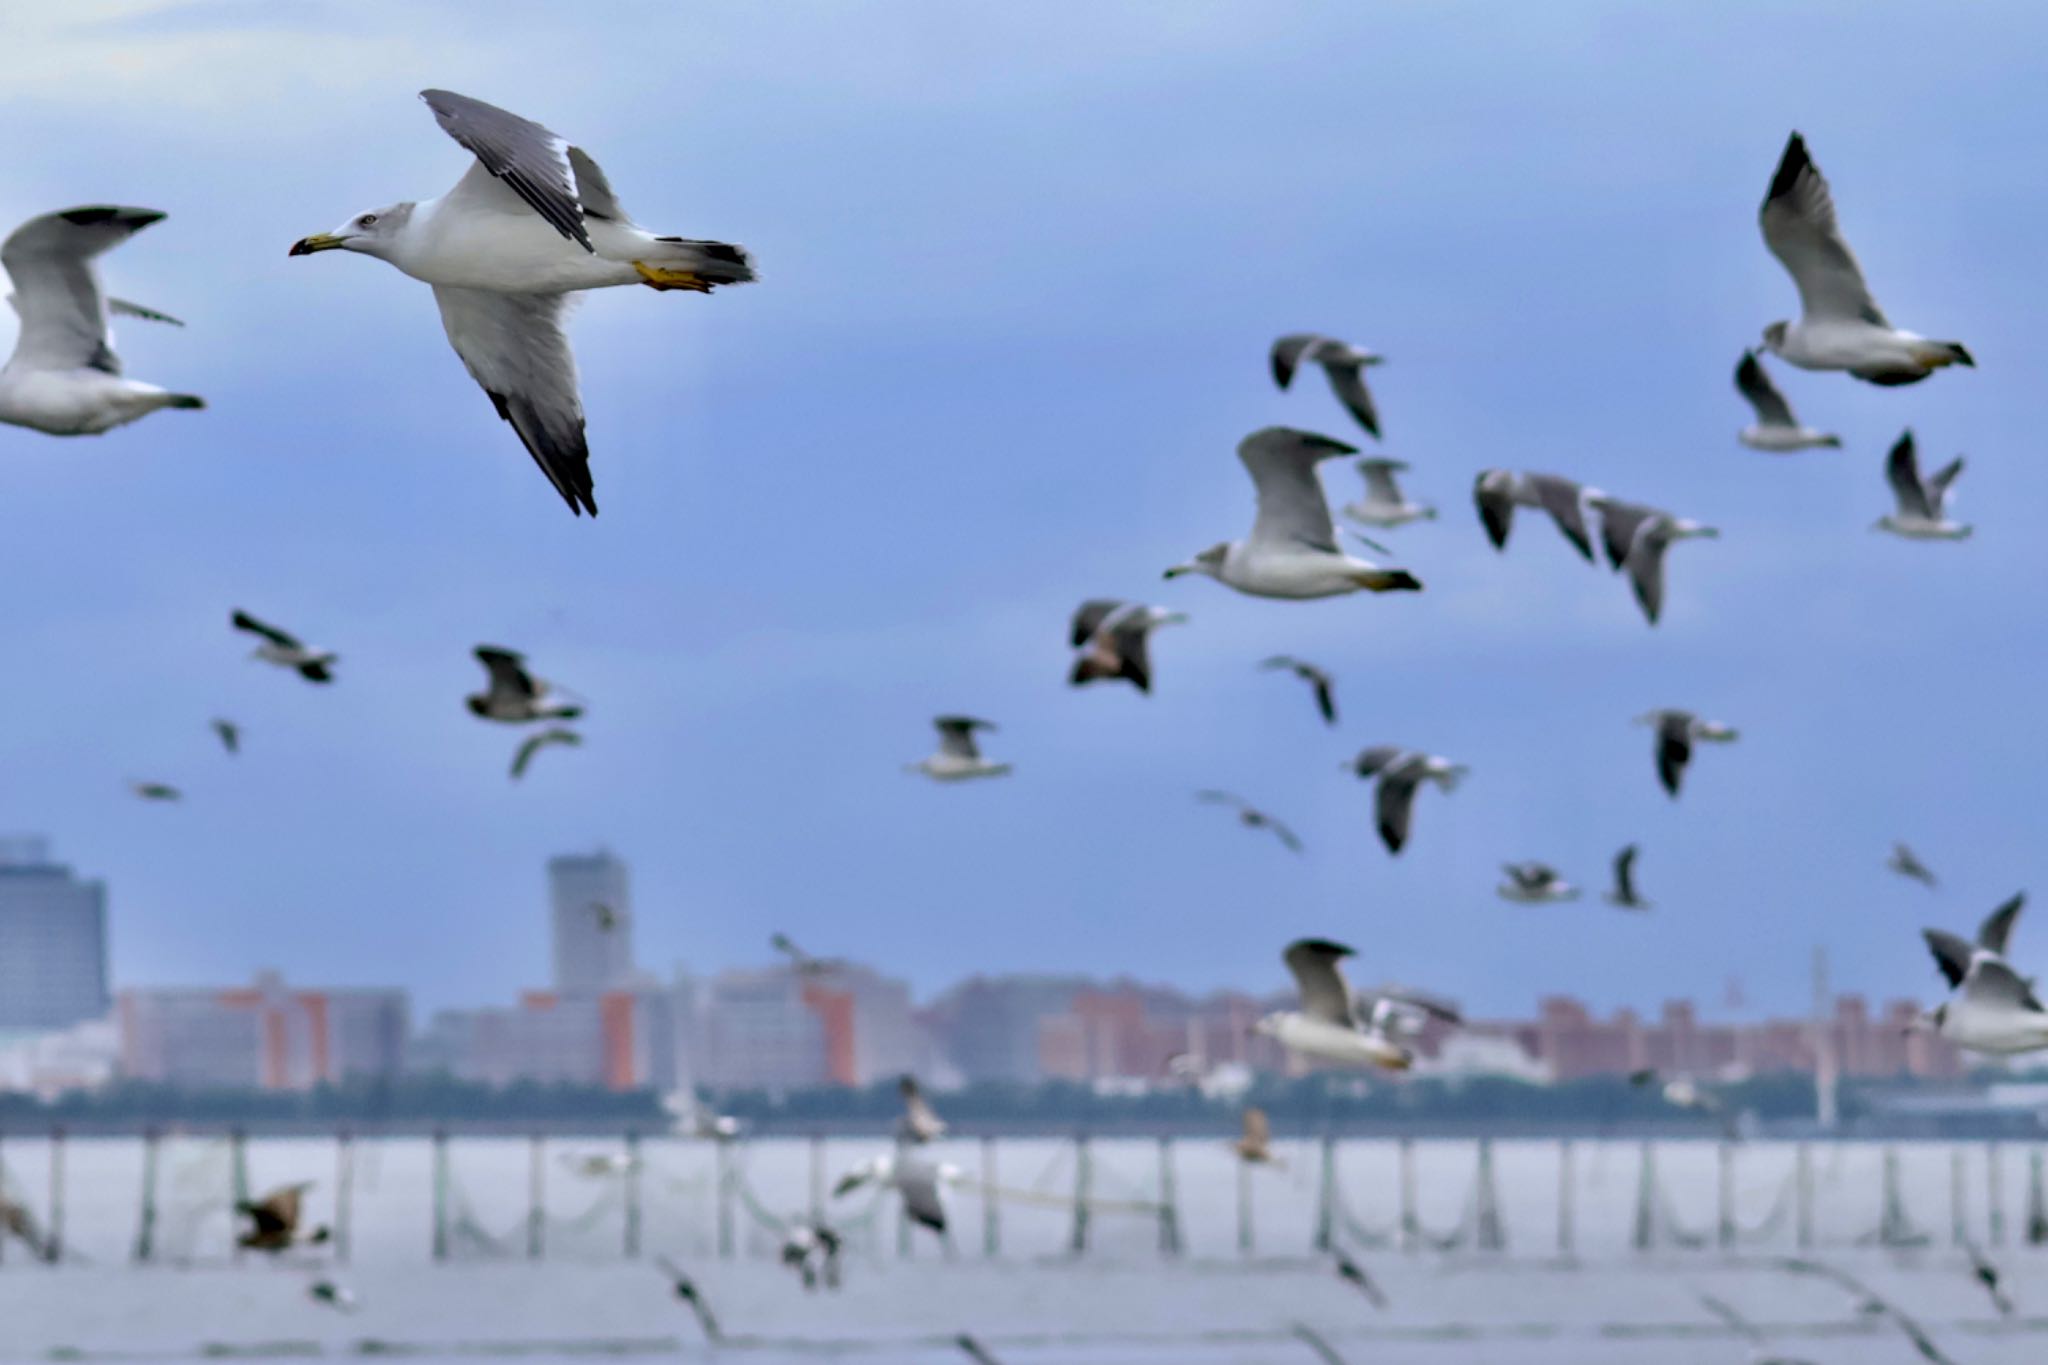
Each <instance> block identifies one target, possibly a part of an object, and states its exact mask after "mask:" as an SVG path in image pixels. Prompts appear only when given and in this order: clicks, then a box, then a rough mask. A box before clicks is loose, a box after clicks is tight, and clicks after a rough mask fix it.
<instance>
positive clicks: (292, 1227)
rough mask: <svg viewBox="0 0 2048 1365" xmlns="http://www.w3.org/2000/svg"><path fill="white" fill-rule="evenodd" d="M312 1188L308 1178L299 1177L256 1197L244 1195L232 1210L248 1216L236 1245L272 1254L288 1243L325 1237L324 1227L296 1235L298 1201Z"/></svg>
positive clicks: (313, 1243) (315, 1241) (313, 1242)
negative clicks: (247, 1223)
mask: <svg viewBox="0 0 2048 1365" xmlns="http://www.w3.org/2000/svg"><path fill="white" fill-rule="evenodd" d="M312 1188H313V1182H312V1181H310V1180H302V1181H300V1182H299V1183H298V1184H296V1185H286V1186H283V1187H281V1188H279V1189H275V1190H272V1191H271V1192H270V1193H268V1194H266V1195H264V1196H263V1198H261V1199H259V1200H255V1201H253V1202H252V1201H250V1200H247V1199H245V1200H243V1201H242V1202H241V1203H239V1204H237V1205H235V1212H236V1213H238V1214H240V1215H242V1216H243V1217H244V1218H247V1219H248V1220H249V1227H248V1229H247V1230H246V1231H244V1232H243V1233H242V1234H241V1236H239V1237H237V1238H236V1239H235V1243H236V1245H237V1246H241V1247H244V1248H246V1249H247V1250H250V1251H267V1252H271V1253H272V1254H275V1253H277V1252H280V1251H284V1250H286V1249H287V1248H289V1247H292V1246H298V1245H308V1246H317V1245H318V1244H319V1243H321V1242H324V1241H326V1240H327V1238H328V1236H329V1233H328V1230H327V1229H326V1228H325V1227H317V1228H314V1229H313V1230H312V1232H310V1233H308V1234H307V1235H305V1236H304V1237H301V1236H300V1235H299V1214H300V1211H301V1205H302V1201H303V1200H304V1198H305V1194H306V1191H307V1190H310V1189H312Z"/></svg>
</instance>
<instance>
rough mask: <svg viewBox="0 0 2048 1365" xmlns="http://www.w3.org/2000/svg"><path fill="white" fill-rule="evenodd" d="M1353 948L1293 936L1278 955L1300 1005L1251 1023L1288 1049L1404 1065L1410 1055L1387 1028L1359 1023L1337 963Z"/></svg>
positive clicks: (1393, 1066)
mask: <svg viewBox="0 0 2048 1365" xmlns="http://www.w3.org/2000/svg"><path fill="white" fill-rule="evenodd" d="M1350 956H1352V950H1351V949H1350V948H1348V947H1346V946H1345V945H1343V944H1341V943H1333V942H1331V941H1330V940H1329V939H1323V938H1303V939H1296V940H1295V941H1294V942H1293V943H1290V944H1288V945H1287V948H1286V951H1285V952H1283V953H1282V954H1281V955H1280V958H1281V961H1283V962H1285V963H1286V964H1287V970H1288V971H1289V972H1291V973H1292V974H1293V976H1294V984H1295V987H1296V989H1297V990H1298V991H1299V993H1300V997H1301V1006H1300V1008H1299V1009H1292V1010H1275V1011H1274V1012H1273V1013H1271V1014H1268V1015H1266V1016H1264V1017H1263V1018H1261V1019H1260V1020H1259V1021H1258V1022H1257V1023H1255V1024H1254V1025H1253V1026H1252V1027H1253V1029H1254V1031H1256V1032H1258V1033H1262V1034H1264V1035H1265V1036H1266V1037H1268V1038H1272V1039H1275V1040H1276V1041H1278V1042H1279V1043H1280V1045H1281V1046H1282V1047H1284V1048H1286V1049H1288V1051H1290V1052H1298V1053H1301V1054H1303V1055H1305V1056H1309V1057H1315V1058H1318V1059H1320V1060H1323V1061H1331V1062H1351V1063H1358V1062H1367V1063H1372V1064H1374V1065H1378V1066H1383V1067H1386V1068H1388V1069H1389V1070H1393V1071H1401V1070H1405V1069H1406V1068H1407V1067H1408V1066H1409V1064H1410V1063H1412V1062H1413V1061H1414V1060H1415V1057H1414V1054H1413V1053H1412V1052H1410V1051H1409V1050H1408V1049H1407V1048H1406V1047H1404V1046H1402V1045H1401V1044H1400V1043H1399V1042H1398V1041H1396V1040H1395V1039H1394V1038H1392V1037H1390V1036H1389V1035H1387V1034H1386V1033H1383V1032H1379V1031H1375V1030H1372V1029H1369V1028H1366V1027H1363V1026H1362V1025H1360V1023H1359V1021H1358V1016H1357V1013H1356V1011H1355V1008H1354V1001H1353V998H1352V994H1351V987H1350V985H1349V984H1348V983H1347V982H1346V981H1345V980H1344V969H1343V966H1342V963H1343V961H1344V959H1345V958H1347V957H1350Z"/></svg>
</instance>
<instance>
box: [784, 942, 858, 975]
mask: <svg viewBox="0 0 2048 1365" xmlns="http://www.w3.org/2000/svg"><path fill="white" fill-rule="evenodd" d="M768 946H769V947H771V948H773V949H774V950H775V951H776V952H778V953H781V954H782V955H783V956H785V957H787V958H788V959H789V964H790V966H791V967H792V968H794V969H795V971H796V974H797V975H798V976H830V975H831V974H832V973H834V972H837V971H843V970H845V967H846V959H844V958H839V957H812V956H811V955H810V954H809V953H807V952H805V951H804V950H803V949H801V948H799V947H797V946H796V943H795V941H794V940H792V939H791V938H790V936H789V935H788V934H770V935H769V936H768Z"/></svg>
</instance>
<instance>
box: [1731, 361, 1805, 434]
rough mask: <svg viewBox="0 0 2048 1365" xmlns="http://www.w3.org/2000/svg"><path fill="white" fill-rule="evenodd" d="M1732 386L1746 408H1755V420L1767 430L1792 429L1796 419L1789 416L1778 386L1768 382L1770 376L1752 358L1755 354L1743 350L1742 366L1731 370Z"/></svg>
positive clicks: (1760, 364) (1788, 404)
mask: <svg viewBox="0 0 2048 1365" xmlns="http://www.w3.org/2000/svg"><path fill="white" fill-rule="evenodd" d="M1735 387H1736V389H1737V391H1739V392H1740V393H1741V394H1742V396H1743V397H1744V398H1747V399H1748V400H1749V405H1750V406H1751V407H1753V408H1755V409H1756V419H1757V421H1758V422H1760V423H1762V424H1763V425H1764V426H1767V427H1796V426H1798V425H1799V421H1798V419H1797V418H1795V417H1793V415H1792V405H1791V404H1790V403H1787V402H1786V401H1785V395H1784V394H1782V393H1779V392H1778V386H1777V385H1776V384H1773V383H1772V382H1771V376H1770V373H1769V372H1768V371H1767V370H1765V369H1764V366H1763V362H1762V361H1760V360H1758V359H1757V358H1756V352H1755V351H1744V352H1743V353H1742V363H1741V364H1739V365H1737V366H1736V367H1735Z"/></svg>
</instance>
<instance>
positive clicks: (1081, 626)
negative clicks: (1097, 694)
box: [1067, 597, 1188, 693]
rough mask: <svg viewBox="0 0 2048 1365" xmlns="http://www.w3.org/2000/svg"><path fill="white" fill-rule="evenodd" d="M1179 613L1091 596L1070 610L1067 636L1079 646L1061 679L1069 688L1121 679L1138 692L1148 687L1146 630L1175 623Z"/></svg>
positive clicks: (1148, 641)
mask: <svg viewBox="0 0 2048 1365" xmlns="http://www.w3.org/2000/svg"><path fill="white" fill-rule="evenodd" d="M1187 619H1188V618H1187V616H1186V615H1185V614H1184V613H1181V612H1177V611H1168V610H1167V609H1166V608H1164V607H1148V606H1146V605H1144V604H1143V603H1142V602H1124V601H1120V600H1118V599H1116V598H1113V597H1097V598H1091V599H1090V600H1088V601H1086V602H1083V603H1082V604H1081V605H1080V606H1079V607H1078V608H1076V609H1075V611H1074V619H1073V629H1072V633H1071V637H1070V638H1071V640H1072V642H1073V647H1074V648H1075V649H1078V650H1080V651H1081V652H1080V654H1079V655H1077V656H1076V657H1075V659H1074V667H1073V671H1072V672H1070V673H1069V674H1068V675H1067V682H1068V683H1069V684H1071V685H1072V686H1074V687H1081V686H1083V685H1085V684H1087V683H1091V682H1096V681H1098V680H1100V681H1113V680H1116V679H1122V680H1123V681H1125V682H1127V683H1129V684H1131V686H1133V687H1135V688H1137V689H1138V690H1139V691H1140V692H1146V693H1149V692H1151V690H1152V632H1153V631H1155V630H1157V629H1159V627H1161V626H1171V625H1179V624H1181V623H1182V622H1184V621H1186V620H1187Z"/></svg>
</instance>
